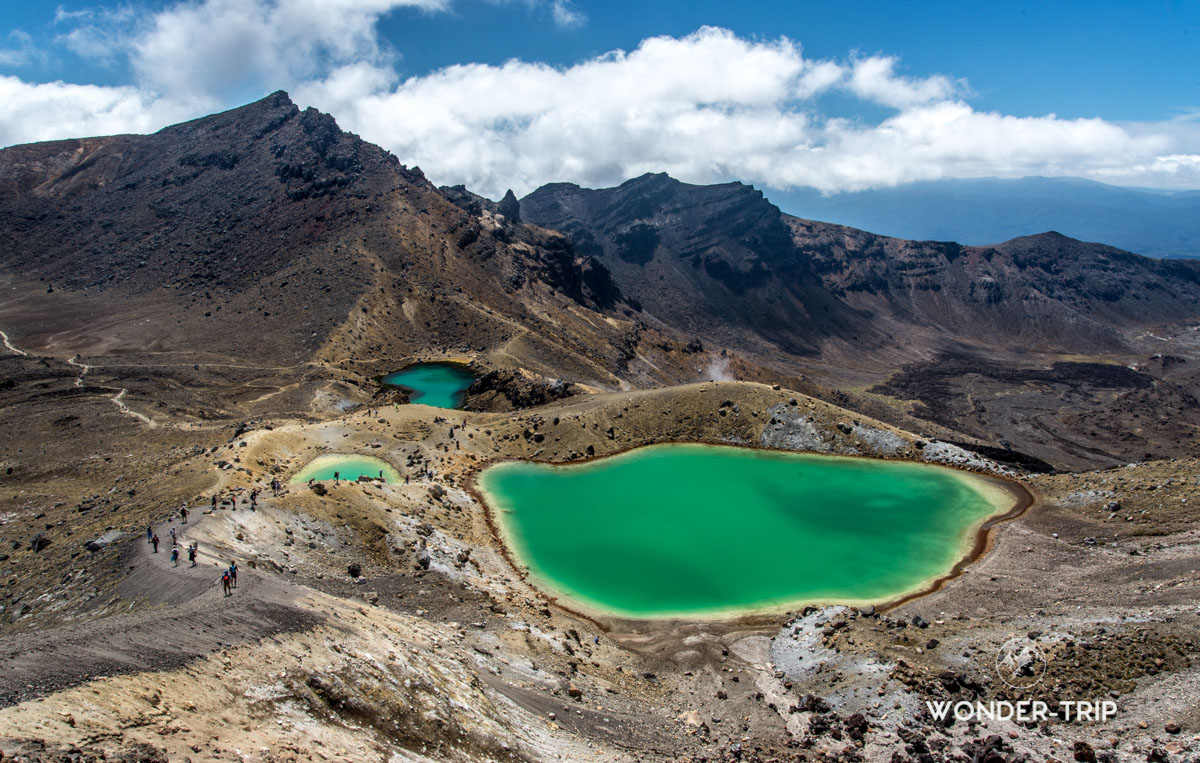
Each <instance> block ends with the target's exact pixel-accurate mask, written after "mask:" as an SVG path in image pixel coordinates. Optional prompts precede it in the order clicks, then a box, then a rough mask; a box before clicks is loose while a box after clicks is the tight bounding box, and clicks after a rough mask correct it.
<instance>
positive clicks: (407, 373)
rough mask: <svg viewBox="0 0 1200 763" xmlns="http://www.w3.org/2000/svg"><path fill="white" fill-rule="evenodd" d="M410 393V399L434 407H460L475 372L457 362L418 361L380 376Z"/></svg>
mask: <svg viewBox="0 0 1200 763" xmlns="http://www.w3.org/2000/svg"><path fill="white" fill-rule="evenodd" d="M379 381H380V383H382V384H387V385H389V386H392V387H400V388H401V389H403V390H405V391H406V392H408V399H409V402H413V403H420V404H421V405H429V406H433V407H434V408H457V407H459V406H460V405H462V401H463V394H464V393H465V392H466V391H467V387H470V386H471V382H473V381H475V374H473V373H471V371H470V370H468V369H467V368H464V367H463V366H461V365H458V364H457V363H416V364H414V365H411V366H408V367H407V368H402V369H400V370H399V371H395V372H393V373H390V374H387V375H385V376H383V377H381V378H380V379H379Z"/></svg>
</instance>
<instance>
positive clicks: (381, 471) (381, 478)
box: [379, 469, 383, 482]
mask: <svg viewBox="0 0 1200 763" xmlns="http://www.w3.org/2000/svg"><path fill="white" fill-rule="evenodd" d="M379 481H380V482H383V469H380V470H379Z"/></svg>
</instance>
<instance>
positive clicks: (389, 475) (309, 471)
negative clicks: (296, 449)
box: [289, 453, 403, 485]
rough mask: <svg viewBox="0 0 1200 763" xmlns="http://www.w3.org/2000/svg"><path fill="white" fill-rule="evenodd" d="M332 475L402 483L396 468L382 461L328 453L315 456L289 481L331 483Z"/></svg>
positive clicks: (349, 479)
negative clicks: (381, 477)
mask: <svg viewBox="0 0 1200 763" xmlns="http://www.w3.org/2000/svg"><path fill="white" fill-rule="evenodd" d="M334 473H337V475H338V479H340V480H348V481H350V482H354V481H355V480H357V479H358V478H359V477H368V478H370V479H376V480H377V479H379V478H380V476H381V475H382V476H383V481H384V482H387V483H389V484H393V485H394V484H396V483H397V482H402V481H403V480H402V478H401V477H400V472H398V471H396V467H394V466H392V465H391V464H389V463H388V462H387V461H383V460H382V459H378V458H372V457H371V456H358V455H349V454H339V453H330V454H327V455H324V456H317V457H316V458H314V459H313V460H312V461H310V462H308V464H307V465H306V466H305V467H304V468H303V469H301V470H300V471H299V472H297V473H296V475H295V476H294V477H292V478H291V480H289V481H290V482H293V483H303V482H308V481H309V480H316V481H317V482H326V481H328V482H332V481H333V479H334V477H333V475H334Z"/></svg>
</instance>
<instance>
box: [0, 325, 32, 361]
mask: <svg viewBox="0 0 1200 763" xmlns="http://www.w3.org/2000/svg"><path fill="white" fill-rule="evenodd" d="M0 339H3V340H4V346H5V348H7V349H8V350H10V351H11V352H12V353H13V354H15V355H29V353H27V352H25V351H24V350H22V349H19V348H18V347H16V346H15V345H14V344H13V343H12V342H10V341H9V340H8V334H5V333H4V332H3V331H0Z"/></svg>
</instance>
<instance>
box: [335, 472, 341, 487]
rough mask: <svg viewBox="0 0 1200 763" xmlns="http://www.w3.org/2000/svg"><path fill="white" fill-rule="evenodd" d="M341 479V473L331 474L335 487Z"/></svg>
mask: <svg viewBox="0 0 1200 763" xmlns="http://www.w3.org/2000/svg"><path fill="white" fill-rule="evenodd" d="M341 478H342V473H341V472H334V473H333V484H335V485H337V484H339V482H340V481H341Z"/></svg>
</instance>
